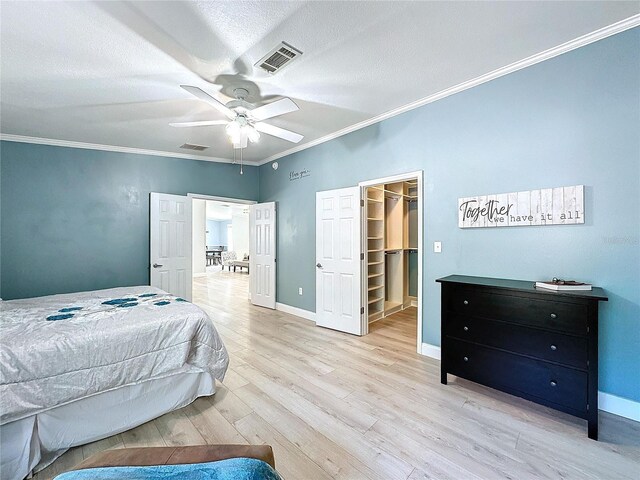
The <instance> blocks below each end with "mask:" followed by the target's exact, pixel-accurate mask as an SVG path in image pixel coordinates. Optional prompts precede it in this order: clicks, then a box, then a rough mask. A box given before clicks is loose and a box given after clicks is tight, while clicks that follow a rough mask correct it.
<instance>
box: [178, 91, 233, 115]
mask: <svg viewBox="0 0 640 480" xmlns="http://www.w3.org/2000/svg"><path fill="white" fill-rule="evenodd" d="M180 87H181V88H183V89H184V90H186V91H187V92H189V93H190V94H191V95H193V96H194V97H198V98H199V99H200V100H204V101H205V102H207V103H208V104H209V105H212V106H213V107H215V108H216V109H217V110H218V111H219V112H220V113H222V114H224V115H225V116H227V117H228V118H230V119H232V120H233V119H234V118H236V112H234V111H233V110H231V109H230V108H228V107H227V106H226V105H225V104H224V103H222V102H221V101H220V100H217V99H216V98H214V97H212V96H211V95H209V94H208V93H207V92H205V91H204V90H202V89H201V88H198V87H193V86H191V85H180Z"/></svg>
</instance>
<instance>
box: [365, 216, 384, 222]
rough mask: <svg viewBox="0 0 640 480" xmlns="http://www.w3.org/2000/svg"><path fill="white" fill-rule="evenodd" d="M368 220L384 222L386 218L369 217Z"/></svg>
mask: <svg viewBox="0 0 640 480" xmlns="http://www.w3.org/2000/svg"><path fill="white" fill-rule="evenodd" d="M367 220H375V221H376V222H382V221H383V220H384V218H373V217H367Z"/></svg>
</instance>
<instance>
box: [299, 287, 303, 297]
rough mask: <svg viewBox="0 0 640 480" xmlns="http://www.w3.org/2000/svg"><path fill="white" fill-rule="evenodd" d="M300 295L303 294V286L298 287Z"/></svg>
mask: <svg viewBox="0 0 640 480" xmlns="http://www.w3.org/2000/svg"><path fill="white" fill-rule="evenodd" d="M298 295H302V287H300V288H298Z"/></svg>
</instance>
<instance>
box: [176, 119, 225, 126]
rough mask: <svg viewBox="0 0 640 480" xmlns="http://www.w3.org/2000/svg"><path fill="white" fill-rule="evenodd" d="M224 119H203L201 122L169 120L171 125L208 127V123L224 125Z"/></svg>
mask: <svg viewBox="0 0 640 480" xmlns="http://www.w3.org/2000/svg"><path fill="white" fill-rule="evenodd" d="M227 123H229V122H227V121H226V120H204V121H202V122H171V123H170V124H169V125H171V126H172V127H208V126H209V125H226V124H227Z"/></svg>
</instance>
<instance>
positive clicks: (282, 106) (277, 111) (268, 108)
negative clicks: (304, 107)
mask: <svg viewBox="0 0 640 480" xmlns="http://www.w3.org/2000/svg"><path fill="white" fill-rule="evenodd" d="M296 110H300V109H299V108H298V105H296V104H295V103H294V101H293V100H291V99H290V98H281V99H280V100H276V101H275V102H271V103H267V104H266V105H263V106H261V107H258V108H254V109H253V110H251V112H250V114H251V117H253V119H254V120H255V121H256V122H260V121H262V120H266V119H267V118H273V117H277V116H278V115H284V114H285V113H291V112H295V111H296ZM265 133H266V132H265Z"/></svg>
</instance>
